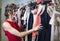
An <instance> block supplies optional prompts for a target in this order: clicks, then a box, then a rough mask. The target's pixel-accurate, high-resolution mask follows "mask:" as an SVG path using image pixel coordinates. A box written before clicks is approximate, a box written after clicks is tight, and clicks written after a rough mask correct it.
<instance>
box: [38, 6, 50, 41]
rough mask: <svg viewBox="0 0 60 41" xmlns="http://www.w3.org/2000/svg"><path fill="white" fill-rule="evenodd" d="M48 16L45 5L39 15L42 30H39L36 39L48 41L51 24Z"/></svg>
mask: <svg viewBox="0 0 60 41" xmlns="http://www.w3.org/2000/svg"><path fill="white" fill-rule="evenodd" d="M49 21H50V16H49V15H48V13H47V6H45V10H44V12H43V13H42V15H41V24H42V26H43V27H42V28H43V29H42V30H40V31H39V35H38V39H37V41H50V36H51V25H50V24H49Z"/></svg>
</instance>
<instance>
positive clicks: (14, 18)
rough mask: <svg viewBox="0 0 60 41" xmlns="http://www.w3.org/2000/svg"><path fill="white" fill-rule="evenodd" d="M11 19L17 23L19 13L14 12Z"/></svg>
mask: <svg viewBox="0 0 60 41" xmlns="http://www.w3.org/2000/svg"><path fill="white" fill-rule="evenodd" d="M11 19H12V20H14V21H17V11H15V12H13V14H12V15H11Z"/></svg>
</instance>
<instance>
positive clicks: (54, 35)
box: [47, 6, 60, 41]
mask: <svg viewBox="0 0 60 41" xmlns="http://www.w3.org/2000/svg"><path fill="white" fill-rule="evenodd" d="M47 11H48V13H49V15H50V17H51V19H50V22H49V23H50V24H51V25H52V27H51V41H60V40H59V38H60V37H59V35H60V34H59V33H60V32H59V29H60V21H59V20H60V14H59V12H58V11H56V10H55V8H52V6H50V7H48V9H47ZM52 20H53V21H52Z"/></svg>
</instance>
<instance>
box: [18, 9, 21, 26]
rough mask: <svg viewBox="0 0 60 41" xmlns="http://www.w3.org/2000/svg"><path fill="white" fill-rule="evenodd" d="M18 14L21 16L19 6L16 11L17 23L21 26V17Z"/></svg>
mask: <svg viewBox="0 0 60 41" xmlns="http://www.w3.org/2000/svg"><path fill="white" fill-rule="evenodd" d="M20 16H21V13H20V8H19V9H18V11H17V17H18V25H19V26H21V18H20Z"/></svg>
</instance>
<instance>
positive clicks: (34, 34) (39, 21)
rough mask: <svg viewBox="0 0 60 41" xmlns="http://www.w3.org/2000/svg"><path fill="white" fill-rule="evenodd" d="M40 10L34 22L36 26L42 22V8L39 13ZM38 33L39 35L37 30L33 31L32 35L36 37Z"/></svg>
mask: <svg viewBox="0 0 60 41" xmlns="http://www.w3.org/2000/svg"><path fill="white" fill-rule="evenodd" d="M38 10H39V7H38ZM38 10H37V17H36V21H35V23H34V24H33V26H34V28H35V27H36V26H38V25H39V24H41V15H40V14H41V12H42V9H41V11H40V12H39V13H38ZM36 35H37V32H33V33H32V36H33V37H35V38H36Z"/></svg>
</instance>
